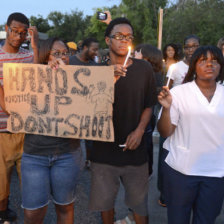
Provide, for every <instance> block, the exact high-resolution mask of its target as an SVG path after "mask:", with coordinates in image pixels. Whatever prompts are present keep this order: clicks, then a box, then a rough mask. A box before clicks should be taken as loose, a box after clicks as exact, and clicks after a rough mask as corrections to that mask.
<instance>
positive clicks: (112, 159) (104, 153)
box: [90, 59, 157, 166]
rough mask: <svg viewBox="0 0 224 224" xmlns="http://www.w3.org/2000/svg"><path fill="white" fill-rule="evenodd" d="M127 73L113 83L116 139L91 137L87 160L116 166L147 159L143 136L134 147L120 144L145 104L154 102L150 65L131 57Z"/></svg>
mask: <svg viewBox="0 0 224 224" xmlns="http://www.w3.org/2000/svg"><path fill="white" fill-rule="evenodd" d="M132 60H133V63H132V65H130V66H129V67H128V68H127V74H126V77H121V78H120V79H119V80H118V81H117V82H116V84H115V98H114V104H113V124H114V133H115V142H100V141H94V143H93V149H92V150H91V155H90V160H91V161H93V162H97V163H105V164H110V165H115V166H125V165H142V164H143V163H145V162H146V161H147V151H146V150H147V149H146V141H145V136H143V138H142V141H141V144H140V146H139V147H138V148H137V149H136V150H126V151H125V152H123V148H120V147H119V144H124V143H125V141H126V138H127V136H128V135H129V134H130V133H131V132H132V131H134V130H135V129H136V128H137V126H138V124H139V122H140V118H141V115H142V112H143V111H144V109H145V108H149V107H152V106H153V105H155V104H156V101H157V96H156V86H155V79H154V76H153V70H152V66H151V65H150V64H149V63H148V62H146V61H144V60H138V59H132Z"/></svg>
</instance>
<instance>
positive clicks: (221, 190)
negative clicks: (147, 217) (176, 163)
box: [164, 164, 224, 224]
mask: <svg viewBox="0 0 224 224" xmlns="http://www.w3.org/2000/svg"><path fill="white" fill-rule="evenodd" d="M164 171H165V173H164V194H165V199H166V205H167V212H168V224H189V223H192V224H214V223H215V219H216V217H217V216H218V215H219V214H220V211H221V208H222V203H223V199H224V178H216V177H205V176H190V175H184V174H182V173H179V172H177V171H176V170H174V169H172V168H171V167H170V166H168V165H167V164H165V166H164ZM191 211H193V217H192V219H193V220H192V222H190V217H191Z"/></svg>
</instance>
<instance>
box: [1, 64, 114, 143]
mask: <svg viewBox="0 0 224 224" xmlns="http://www.w3.org/2000/svg"><path fill="white" fill-rule="evenodd" d="M3 69H4V71H3V74H4V78H3V80H4V91H5V103H6V110H7V111H8V112H9V113H10V117H9V119H8V125H7V128H8V130H9V131H10V132H14V133H17V132H25V133H32V134H41V135H50V136H57V137H65V138H70V137H71V138H82V139H93V140H100V141H113V140H114V133H113V124H112V103H113V101H114V97H113V96H114V88H113V73H114V71H113V67H111V66H88V67H85V66H69V65H67V66H62V67H61V68H59V69H57V70H53V69H51V68H50V67H49V66H46V65H34V64H10V63H6V64H4V68H3Z"/></svg>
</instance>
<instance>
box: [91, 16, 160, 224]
mask: <svg viewBox="0 0 224 224" xmlns="http://www.w3.org/2000/svg"><path fill="white" fill-rule="evenodd" d="M132 40H133V28H132V25H131V24H130V22H129V21H128V20H127V19H126V18H117V19H114V20H112V21H111V23H110V24H109V25H108V27H107V29H106V32H105V41H106V44H107V45H108V47H109V54H110V61H109V65H114V67H115V74H116V75H115V79H116V83H115V98H114V104H113V124H114V133H115V141H114V142H100V141H95V142H93V150H92V151H91V154H90V160H91V172H92V184H91V195H90V209H91V210H96V211H101V215H102V220H103V223H104V224H113V223H114V201H115V197H116V194H117V192H118V189H119V185H120V182H119V180H120V181H121V182H122V184H123V185H124V188H125V194H126V197H125V201H126V204H127V206H128V207H129V208H131V209H132V210H133V211H134V219H135V221H136V223H142V224H145V223H148V214H147V213H148V209H147V193H148V167H147V147H146V141H145V140H146V139H145V136H144V132H145V128H146V126H147V124H148V123H149V121H150V118H151V114H152V107H153V106H154V105H155V104H156V87H155V80H154V77H153V70H152V67H151V65H150V64H149V63H148V62H146V61H144V60H138V59H134V58H129V59H128V62H127V66H123V64H124V61H125V58H126V55H127V52H128V46H130V45H131V44H132Z"/></svg>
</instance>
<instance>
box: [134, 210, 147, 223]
mask: <svg viewBox="0 0 224 224" xmlns="http://www.w3.org/2000/svg"><path fill="white" fill-rule="evenodd" d="M133 215H134V220H135V222H136V224H148V222H149V217H148V216H140V215H138V214H136V213H135V212H133Z"/></svg>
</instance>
